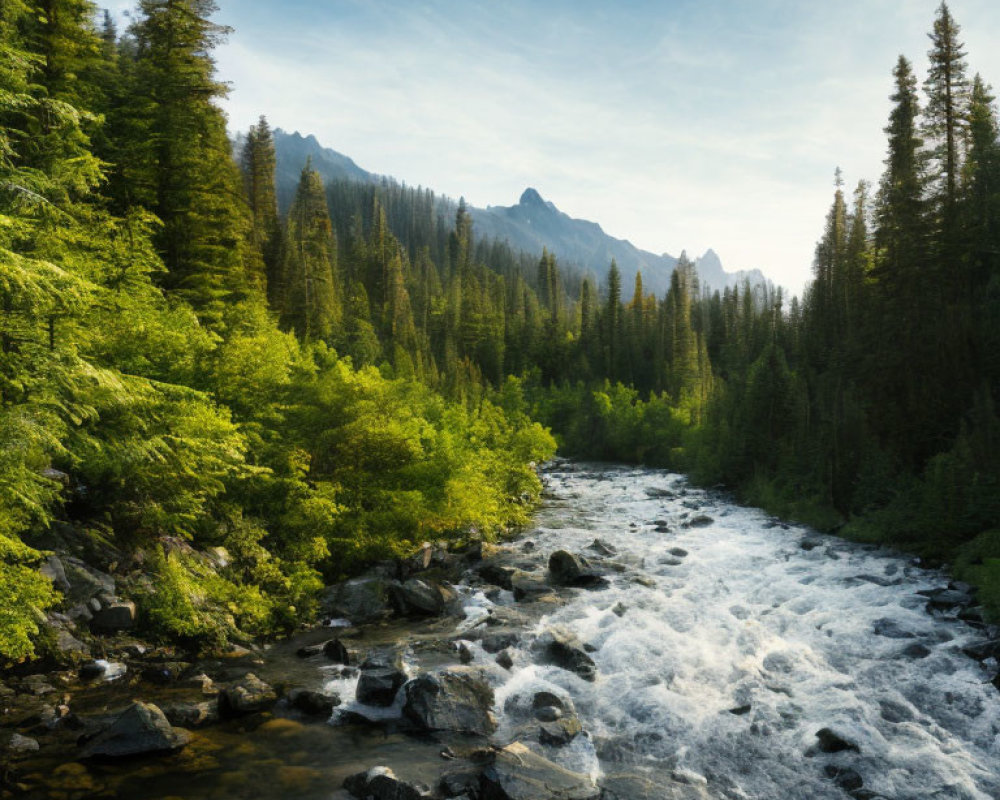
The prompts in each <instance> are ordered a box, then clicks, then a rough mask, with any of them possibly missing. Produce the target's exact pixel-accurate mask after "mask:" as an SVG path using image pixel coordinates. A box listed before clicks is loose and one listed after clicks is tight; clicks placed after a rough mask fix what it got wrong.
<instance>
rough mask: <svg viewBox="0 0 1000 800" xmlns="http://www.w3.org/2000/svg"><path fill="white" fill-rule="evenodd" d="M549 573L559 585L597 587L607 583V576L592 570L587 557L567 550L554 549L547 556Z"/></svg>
mask: <svg viewBox="0 0 1000 800" xmlns="http://www.w3.org/2000/svg"><path fill="white" fill-rule="evenodd" d="M549 575H551V577H552V582H553V583H556V584H558V585H560V586H581V587H585V588H588V589H598V588H601V587H604V586H607V585H608V580H607V578H605V577H603V576H602V575H600V574H599V573H598V572H597V571H596V570H594V568H593V567H591V565H590V563H589V562H588V561H587V559H585V558H582V557H581V556H578V555H575V554H573V553H570V552H569V551H568V550H556V551H555V552H554V553H553V554H552V555H550V556H549Z"/></svg>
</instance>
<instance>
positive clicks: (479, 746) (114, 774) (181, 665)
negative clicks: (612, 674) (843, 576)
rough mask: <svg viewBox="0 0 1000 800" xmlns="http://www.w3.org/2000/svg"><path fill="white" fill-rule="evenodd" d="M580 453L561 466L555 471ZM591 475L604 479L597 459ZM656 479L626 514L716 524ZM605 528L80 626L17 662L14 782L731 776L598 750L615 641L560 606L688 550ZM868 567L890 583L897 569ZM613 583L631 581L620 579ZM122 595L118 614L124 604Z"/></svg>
mask: <svg viewBox="0 0 1000 800" xmlns="http://www.w3.org/2000/svg"><path fill="white" fill-rule="evenodd" d="M574 469H576V468H575V467H573V466H572V465H567V464H564V463H557V464H555V465H553V466H552V470H554V471H555V473H556V474H567V473H572V472H573V470H574ZM593 475H594V477H593V480H594V481H600V479H601V473H600V472H599V471H598V472H595V473H594V474H593ZM645 497H646V498H648V501H656V502H657V503H665V502H667V501H669V502H670V503H672V507H671V508H672V510H671V513H670V514H669V515H664V516H663V517H662V518H659V517H655V516H652V515H651V516H650V518H649V519H644V520H642V521H641V522H630V523H628V525H629V526H630V529H631V530H635V531H639V530H648V531H649V534H650V535H658V536H659V535H662V536H669V535H677V534H678V533H681V532H685V531H690V532H696V531H699V530H705V529H708V528H710V526H712V525H713V524H714V523H715V519H714V517H713V516H712V513H713V510H712V508H711V507H710V505H711V504H710V503H707V502H706V501H705V498H706V495H704V493H700V492H697V493H696V492H692V493H691V494H690V495H688V493H687V490H686V489H684V488H683V487H674V488H663V487H647V488H646V489H645ZM571 501H572V498H571V497H567V496H566V495H565V494H563V495H558V494H557V496H556V497H554V498H550V504H558V503H567V502H571ZM767 524H771V523H767ZM775 525H777V523H775ZM595 534H596V535H595V536H594V537H593V538H592V541H589V542H588V543H582V542H581V540H580V538H579V536H577V537H576V538H575V539H574V542H575V544H574V546H573V547H572V548H570V549H559V548H553V547H552V546H551V545H548V546H547V545H545V544H539V543H538V542H537V541H536V539H535V537H533V536H532V534H530V533H529V534H527V535H526V536H524V537H522V538H521V539H520V540H518V541H515V542H511V543H507V544H503V545H500V546H493V545H488V544H485V543H477V544H476V545H475V546H473V547H471V548H466V549H463V550H462V551H460V552H451V551H448V550H447V549H444V548H442V547H435V546H433V545H426V546H425V547H424V548H422V549H421V551H420V552H419V553H417V554H416V555H414V556H413V557H412V558H410V559H406V560H405V561H399V562H393V563H386V564H381V565H378V566H377V567H375V568H374V569H372V570H371V571H370V572H369V573H368V574H366V575H364V576H361V577H359V578H356V579H353V580H350V581H346V582H344V583H342V584H338V585H336V586H332V587H330V588H329V589H328V591H327V592H326V595H325V598H324V609H325V612H326V618H325V619H324V621H323V623H322V624H319V625H317V626H315V627H313V628H311V629H309V630H306V631H303V632H302V633H300V634H298V635H296V636H294V637H291V638H290V639H288V640H286V641H282V642H277V643H274V644H272V645H268V646H264V647H257V646H252V645H251V646H248V647H235V648H232V649H231V650H228V651H226V652H221V653H215V654H213V655H212V656H211V657H195V656H192V655H189V654H185V653H184V652H182V651H178V650H176V649H171V648H162V647H161V648H156V647H151V646H149V645H148V644H145V643H142V642H140V641H138V640H136V639H135V638H134V637H132V636H131V635H130V633H129V632H128V630H127V626H113V627H110V628H104V627H103V626H102V625H98V626H96V627H94V626H91V629H90V635H89V636H88V637H87V643H86V644H84V643H83V642H82V641H80V640H77V641H80V644H81V646H83V647H84V648H85V649H87V650H89V651H90V652H89V655H90V657H89V658H85V659H84V660H82V661H81V663H80V664H79V666H78V667H76V668H74V669H65V668H64V669H52V670H49V671H46V672H38V673H34V674H9V675H6V676H4V681H3V684H0V703H2V707H3V716H2V718H0V748H2V753H3V773H2V779H3V784H2V785H3V796H4V797H29V798H30V797H50V798H66V800H75V798H84V797H121V798H130V797H131V798H140V797H142V798H147V797H148V798H153V797H156V798H160V797H164V798H165V797H169V796H185V797H220V798H224V797H237V796H238V797H261V798H265V797H277V796H279V795H283V794H287V793H288V792H290V791H295V792H296V793H298V794H299V795H300V796H301V797H312V796H317V797H318V796H323V797H337V798H350V797H354V798H368V797H374V798H377V800H389V799H390V798H391V799H393V800H399V799H408V798H428V797H434V798H446V797H457V798H463V797H464V798H470V800H472V799H478V800H528V799H529V798H531V799H532V800H545V799H546V798H565V799H566V800H583V799H584V798H595V799H596V798H605V800H613V799H614V798H621V800H625V799H626V798H680V799H681V800H695V799H697V800H705V799H706V798H710V797H728V796H730V795H728V794H723V793H716V792H714V791H713V790H711V789H710V787H709V785H708V783H707V782H706V779H705V777H704V776H703V775H700V774H693V773H691V772H690V771H688V770H685V769H683V768H680V767H677V768H673V769H671V768H664V769H657V770H655V771H650V770H649V769H648V768H646V767H644V766H643V764H642V762H641V760H638V761H637V760H636V759H634V758H619V757H615V756H614V753H613V752H612V749H613V748H612V745H611V744H609V740H607V737H604V742H603V744H602V743H600V742H598V743H597V749H596V750H595V742H594V740H593V737H592V736H591V733H590V732H588V730H587V727H588V721H587V718H586V716H584V715H582V714H581V713H580V712H579V709H578V705H579V702H580V700H581V699H582V697H583V692H584V689H583V687H586V686H587V685H590V684H601V683H602V682H604V681H606V680H608V678H607V677H606V676H604V675H602V673H601V667H600V664H599V663H598V662H599V660H600V659H602V658H604V659H607V658H610V657H611V656H610V655H609V654H608V653H607V652H605V651H604V650H603V648H607V647H609V646H610V645H609V644H606V643H602V641H601V637H587V636H581V635H580V634H579V633H578V632H575V631H574V630H573V628H572V627H571V626H566V625H562V624H558V623H557V622H556V621H554V620H556V619H557V618H558V617H559V613H558V612H559V610H560V609H561V608H562V607H563V606H564V605H565V604H567V603H572V602H579V601H580V599H581V598H583V599H584V600H586V601H587V602H588V603H590V602H591V600H592V601H593V605H594V606H595V608H597V607H600V608H602V609H603V607H604V606H607V608H606V609H604V610H603V611H601V613H602V614H606V616H605V617H602V619H604V620H606V621H605V622H602V625H604V626H606V627H610V626H614V625H615V624H616V623H615V620H624V619H625V618H627V617H628V616H629V615H630V614H632V613H635V612H634V610H633V609H632V607H631V603H632V602H633V601H631V600H629V599H628V598H631V597H632V596H638V597H640V598H641V597H642V596H643V595H641V594H640V595H636V594H635V593H636V592H646V593H649V592H653V591H654V590H655V589H656V587H657V586H658V584H657V576H658V574H660V573H661V572H662V571H664V570H671V569H683V568H685V565H686V563H687V561H688V560H689V559H688V557H689V550H688V549H687V548H685V547H682V546H680V545H679V544H676V543H674V544H672V545H671V546H669V548H668V549H666V550H664V551H663V552H662V553H658V554H656V556H655V557H650V558H645V557H637V556H636V555H635V554H634V553H628V552H622V551H621V549H620V547H619V546H616V545H615V544H614V543H613V542H611V541H606V540H604V539H602V538H601V536H600V535H599V534H600V530H597V531H595ZM548 538H549V539H550V540H551V539H552V537H551V536H550V537H548ZM830 538H831V537H821V536H817V535H814V534H809V535H805V536H803V537H801V540H800V542H799V548H800V551H801V552H802V553H803V554H805V555H806V556H808V557H812V556H813V555H814V551H815V553H819V552H821V551H822V550H823V549H824V548H827V547H828V545H829V540H830ZM830 552H831V553H832V552H833V551H832V550H831V551H830ZM830 557H832V556H830ZM62 566H63V568H64V572H66V573H67V574H66V575H65V578H66V583H67V585H68V587H69V588H70V589H71V590H72V589H73V586H74V583H75V582H77V581H78V580H79V578H76V577H74V578H71V577H70V574H72V575H73V576H77V575H79V574H85V575H89V577H90V578H92V579H93V580H92V581H91V582H90V583H89V584H88V585H90V586H92V587H93V589H94V591H95V594H94V596H93V597H94V598H96V599H97V600H98V601H99V603H98V604H99V605H100V608H99V609H97V608H94V604H90V603H89V599H92V598H88V599H87V600H83V601H82V605H84V606H86V607H87V608H89V609H91V612H90V613H92V614H94V613H95V612H96V613H100V612H103V611H104V610H105V609H108V610H110V609H114V608H117V607H118V606H116V605H115V603H119V604H120V601H117V598H115V596H114V591H113V586H109V585H108V583H107V580H105V579H104V578H102V576H100V575H93V574H91V573H90V572H85V571H84V569H83V567H81V566H80V565H78V564H76V563H74V562H70V564H69V569H68V570H67V569H66V564H62ZM84 567H85V565H84ZM858 580H859V581H861V583H862V584H864V583H865V582H868V584H869V585H876V586H877V585H887V584H892V583H893V582H894V581H895V582H897V583H898V579H897V578H896V577H894V576H885V575H871V576H866V575H860V576H859V577H858ZM609 587H616V589H615V591H617V592H618V594H617V595H615V597H619V596H620V597H623V598H626V599H614V598H613V597H612V592H611V591H607V590H609ZM87 591H90V590H89V589H88V590H87ZM919 591H920V592H923V593H924V594H923V595H922V597H923V600H922V601H921V602H922V603H923V604H924V605H925V606H926V613H928V614H931V615H935V616H936V617H939V616H942V615H948V616H950V617H955V618H961V619H962V620H964V621H967V622H968V623H971V624H972V625H974V626H977V627H978V628H979V629H980V631H981V636H980V637H978V638H977V639H976V640H975V641H971V642H969V643H968V644H966V645H965V646H964V650H965V653H966V656H967V657H968V658H970V659H977V660H979V661H981V662H983V663H984V664H986V665H992V666H993V668H995V667H996V664H997V659H998V658H1000V637H998V636H997V633H998V632H997V631H996V630H995V629H992V628H989V627H987V626H985V625H983V623H982V622H981V620H980V619H978V618H977V616H978V614H977V611H976V610H975V609H976V607H975V602H974V597H973V596H972V594H971V592H970V590H969V589H968V587H965V586H961V585H956V584H953V585H951V586H948V587H944V586H941V587H937V588H933V589H921V590H919ZM917 596H918V597H920V596H921V595H917ZM81 598H82V594H81ZM114 614H115V615H120V616H121V620H122V622H125V621H126V620H125V617H126V614H125V612H119V611H115V612H114ZM94 619H98V617H96V616H95V617H94ZM618 624H619V625H623V624H624V622H622V623H618ZM874 628H875V631H874V632H875V635H877V636H878V637H880V638H881V639H887V640H898V641H899V642H900V643H901V644H902V645H905V648H904V649H905V650H906V654H905V655H904V656H903V657H905V658H908V659H921V658H926V657H928V656H931V648H930V647H928V645H927V644H925V643H924V642H923V640H921V639H920V637H918V636H917V635H916V634H915V633H913V632H912V631H911V630H910V629H909V628H906V627H905V626H901V625H900V624H899V623H898V622H897V621H896V620H894V619H890V618H888V617H887V618H885V619H883V620H876V621H875V624H874ZM68 635H70V636H71V635H72V634H70V633H68ZM690 635H691V636H697V631H692V632H691V633H690ZM74 638H75V637H74ZM924 651H926V652H924ZM611 655H613V654H611ZM93 656H98V657H96V658H95V657H93ZM765 663H766V659H765ZM775 663H776V662H775ZM640 666H641V665H636V670H637V671H638V670H639V669H640ZM778 666H780V665H778ZM771 668H775V667H773V664H772V665H769V666H768V669H771ZM539 669H543V670H556V671H557V672H558V673H564V674H565V675H566V676H567V678H566V680H565V681H564V682H562V683H561V685H560V686H555V685H546V688H540V687H539V686H538V685H536V684H534V683H532V681H530V680H524V681H520V680H519V679H518V676H521V675H533V674H534V673H535V671H536V670H539ZM779 671H780V670H779ZM611 680H614V678H611ZM661 680H662V678H661ZM995 680H996V679H995ZM566 687H569V688H568V689H567V688H566ZM784 691H790V690H787V689H785V690H784ZM748 697H749V695H748ZM751 709H756V706H755V705H754V704H753V703H752V702H744V703H736V702H735V701H734V703H733V704H732V706H731V707H730V708H729V710H728V714H729V715H731V716H732V717H742V716H744V715H748V714H749V713H750V712H751ZM755 724H756V723H755ZM815 728H816V730H815V731H814V732H813V735H814V742H813V744H812V745H810V746H808V747H806V748H803V752H802V757H803V758H810V757H813V756H815V757H818V758H826V757H828V756H829V757H831V758H833V757H836V758H838V759H840V760H839V761H835V762H834V761H831V762H830V763H828V764H826V768H827V769H828V771H829V775H828V779H829V785H830V786H832V787H836V788H837V790H838V791H841V792H843V793H845V794H848V795H849V796H851V797H854V798H858V800H860V799H861V798H874V797H878V796H881V795H878V794H875V793H873V792H872V791H870V790H868V789H867V788H865V780H864V778H863V777H862V775H861V774H860V773H859V772H858V770H857V769H855V768H854V767H853V766H852V765H851V764H850V763H848V762H847V761H845V760H844V758H845V757H846V756H850V754H851V753H859V752H860V750H861V748H862V746H865V745H863V743H859V741H858V737H857V736H856V735H854V734H852V732H851V731H850V730H849V729H845V728H844V727H843V726H838V725H837V724H836V721H834V722H831V724H830V725H823V726H819V725H816V726H815ZM598 754H599V755H600V759H598V757H597V756H598ZM664 763H666V762H664ZM667 766H668V767H669V764H667ZM859 781H860V782H859ZM732 796H735V795H732ZM838 796H839V795H838Z"/></svg>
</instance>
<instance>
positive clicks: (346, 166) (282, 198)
mask: <svg viewBox="0 0 1000 800" xmlns="http://www.w3.org/2000/svg"><path fill="white" fill-rule="evenodd" d="M274 150H275V155H276V156H277V162H278V166H277V174H276V185H277V191H278V208H280V209H281V212H282V213H284V212H285V211H287V210H288V207H289V206H291V204H292V199H293V198H294V197H295V187H296V186H298V183H299V176H300V175H301V174H302V167H304V166H305V163H306V159H307V158H311V159H312V165H313V169H315V170H316V171H317V172H318V173H319V174H320V175H321V176H322V177H323V182H324V183H328V182H330V181H335V180H350V181H361V182H363V183H371V182H374V181H377V180H378V179H379V177H378V175H373V174H372V173H371V172H368V171H367V170H363V169H361V167H359V166H358V165H357V164H355V163H354V161H353V160H352V159H350V158H348V157H347V156H345V155H344V154H343V153H338V152H337V151H336V150H331V149H330V148H329V147H323V145H321V144H320V143H319V142H318V141H317V140H316V137H315V136H313V135H312V134H310V135H309V136H303V135H302V134H301V133H299V132H298V131H295V133H286V132H285V131H283V130H282V129H281V128H275V129H274Z"/></svg>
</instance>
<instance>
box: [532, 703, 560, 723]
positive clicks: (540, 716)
mask: <svg viewBox="0 0 1000 800" xmlns="http://www.w3.org/2000/svg"><path fill="white" fill-rule="evenodd" d="M562 715H563V712H562V709H561V708H556V707H555V706H542V707H541V708H537V709H535V719H537V720H538V721H539V722H555V721H556V720H557V719H562Z"/></svg>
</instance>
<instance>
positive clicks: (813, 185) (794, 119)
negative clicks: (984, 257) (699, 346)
mask: <svg viewBox="0 0 1000 800" xmlns="http://www.w3.org/2000/svg"><path fill="white" fill-rule="evenodd" d="M938 2H939V0H840V1H839V2H831V1H829V0H816V1H812V0H810V1H809V2H802V0H752V2H751V0H691V1H690V2H689V1H688V0H659V2H629V0H618V1H617V2H612V1H611V0H607V1H606V2H597V1H596V0H545V2H540V1H539V0H503V1H502V2H501V1H500V0H464V1H462V2H455V1H453V0H218V3H219V5H220V11H219V13H218V14H217V15H216V17H215V19H216V20H217V21H218V22H220V23H223V24H226V25H229V26H232V28H233V29H234V32H233V33H232V34H231V35H230V36H229V38H228V41H227V43H226V44H224V45H222V46H221V47H220V48H219V49H218V50H217V52H216V57H217V62H218V69H219V77H220V78H221V79H222V80H224V81H228V82H230V83H231V86H232V90H231V92H230V95H229V97H228V98H227V99H226V100H225V101H224V102H223V107H224V109H225V110H226V112H227V113H228V115H229V122H230V128H231V130H233V131H234V132H235V131H237V130H245V129H246V128H247V127H248V126H249V125H250V124H251V123H253V122H254V121H256V119H257V117H258V116H259V115H261V114H265V115H266V116H267V118H268V120H269V121H270V123H271V125H272V126H273V127H280V128H283V129H285V130H287V131H295V130H298V131H300V132H301V133H303V134H309V133H312V134H315V135H316V137H317V138H318V139H319V141H320V142H321V143H322V144H323V145H325V146H326V147H331V148H333V149H334V150H337V151H339V152H341V153H344V154H346V155H348V156H350V157H351V158H353V159H354V160H355V161H356V162H357V163H358V164H359V166H361V167H363V168H364V169H367V170H369V171H371V172H375V173H379V174H383V175H391V176H393V177H395V178H397V179H399V180H401V181H405V182H406V183H408V184H410V185H422V186H426V187H429V188H432V189H434V190H435V191H436V192H438V193H442V194H446V195H448V196H450V197H452V198H458V197H460V196H464V197H465V198H466V200H467V201H468V202H469V203H471V204H472V205H476V206H489V205H512V204H514V203H516V202H517V199H518V197H519V196H520V194H521V192H522V191H523V190H524V189H525V188H526V187H528V186H532V187H534V188H535V189H537V190H538V191H539V193H540V194H541V195H542V196H543V197H544V198H545V199H547V200H551V201H552V202H553V203H555V204H556V206H558V207H559V208H560V209H561V210H562V211H565V212H566V213H568V214H569V215H570V216H573V217H579V218H583V219H589V220H593V221H596V222H598V223H600V224H601V226H602V227H603V228H604V230H605V231H606V232H607V233H609V234H611V235H613V236H616V237H618V238H623V239H628V240H630V241H631V242H632V243H633V244H635V245H637V246H638V247H641V248H643V249H645V250H650V251H653V252H657V253H662V252H668V253H670V254H672V255H675V256H676V255H678V254H679V253H680V251H681V250H682V249H686V250H687V252H688V254H689V255H692V256H694V255H700V254H701V253H702V252H704V251H705V250H706V249H708V248H713V249H714V250H715V251H716V252H717V253H718V254H719V256H720V257H721V259H722V262H723V264H724V266H725V267H726V269H728V270H730V271H733V270H736V269H750V268H755V267H756V268H759V269H761V270H762V271H763V272H764V274H765V275H767V276H768V277H769V278H771V279H772V280H773V281H774V282H775V283H777V284H779V285H782V286H785V287H786V288H788V289H790V290H791V291H793V292H795V293H799V292H801V289H802V287H803V286H804V284H805V282H806V281H807V280H808V279H809V276H810V271H811V263H812V256H813V251H814V248H815V242H816V240H817V238H818V237H819V235H820V233H821V230H822V226H823V220H824V216H825V214H826V212H827V209H828V208H829V205H830V202H831V200H832V193H833V173H834V169H835V168H836V167H837V166H840V167H841V168H842V169H843V172H844V177H845V180H846V181H847V184H848V188H851V187H853V186H854V185H855V184H856V183H857V181H858V180H860V179H866V180H869V181H872V182H877V181H878V178H879V175H880V174H881V171H882V160H883V158H884V157H885V139H884V134H883V131H882V129H883V128H884V126H885V124H886V120H887V117H888V113H889V107H890V103H889V100H888V97H889V95H890V94H891V93H892V68H893V66H894V64H895V62H896V58H897V57H898V55H899V54H900V53H902V54H905V55H906V56H907V57H908V58H909V59H910V60H911V62H913V64H914V67H915V69H916V72H917V75H918V76H919V78H920V80H921V81H922V80H923V77H924V75H925V74H926V68H927V57H926V54H927V50H928V48H929V40H928V38H927V32H928V31H930V30H931V27H932V23H933V19H934V15H935V10H936V8H937V5H938ZM124 5H126V4H125V3H120V4H119V6H124ZM949 7H950V8H951V11H952V14H953V16H954V18H955V19H956V20H957V22H958V23H959V24H960V25H961V26H962V33H963V39H964V41H965V43H966V51H967V53H968V58H967V60H968V62H969V67H970V74H972V73H975V72H977V71H978V72H980V73H982V75H983V77H984V78H985V79H986V80H987V81H988V82H989V83H992V84H994V85H997V86H1000V47H997V41H998V38H1000V2H997V0H952V1H951V2H950V3H949Z"/></svg>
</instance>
